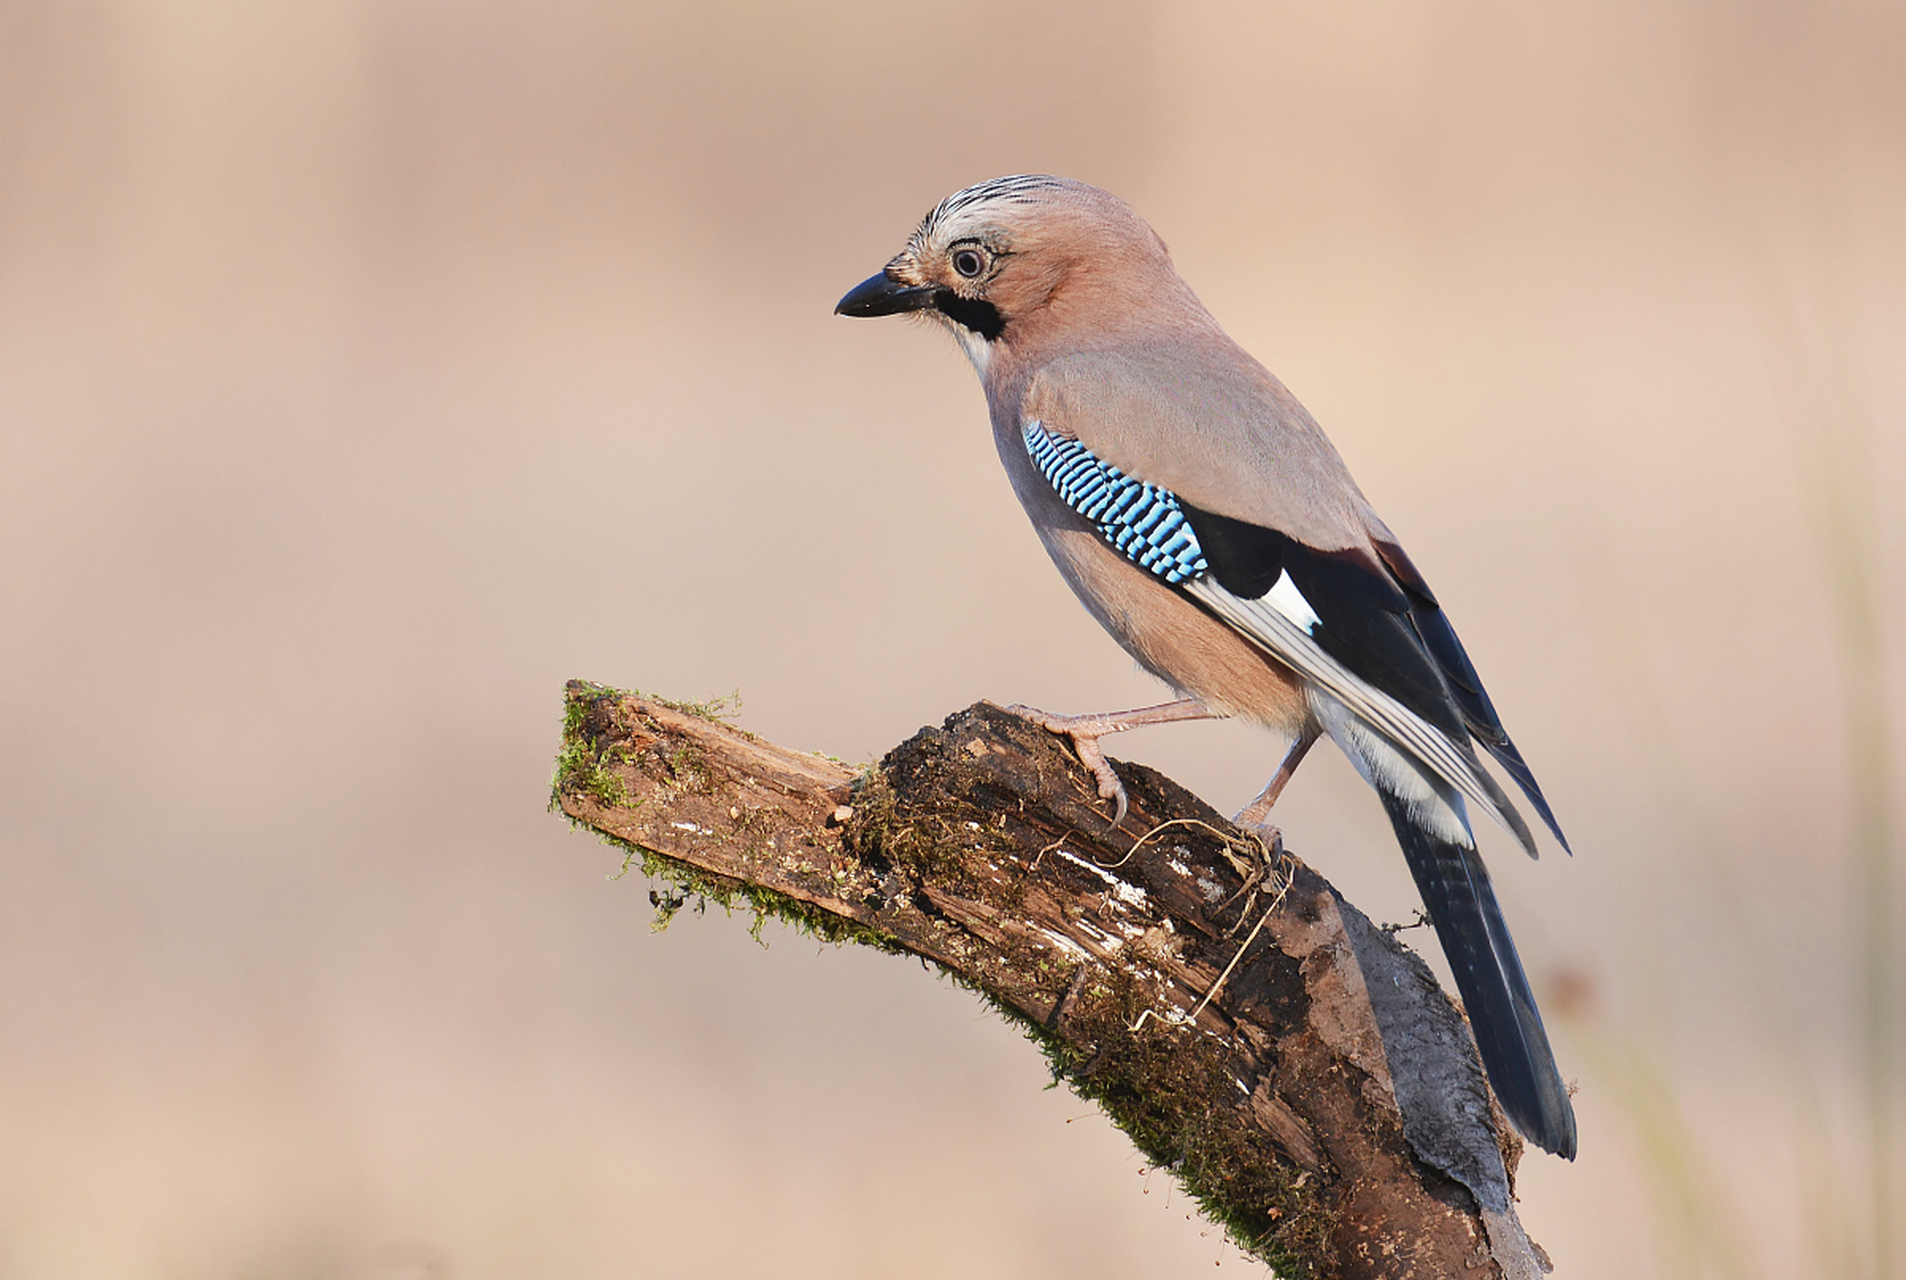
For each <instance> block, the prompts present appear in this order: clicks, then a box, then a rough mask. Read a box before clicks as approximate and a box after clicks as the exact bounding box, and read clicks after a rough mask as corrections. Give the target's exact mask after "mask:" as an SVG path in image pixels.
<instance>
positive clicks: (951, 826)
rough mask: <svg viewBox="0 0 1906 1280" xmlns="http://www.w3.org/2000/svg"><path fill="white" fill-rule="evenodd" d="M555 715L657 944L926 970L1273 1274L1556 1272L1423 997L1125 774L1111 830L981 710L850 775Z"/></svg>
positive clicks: (1275, 869) (1065, 767) (1026, 739)
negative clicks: (772, 938) (653, 884)
mask: <svg viewBox="0 0 1906 1280" xmlns="http://www.w3.org/2000/svg"><path fill="white" fill-rule="evenodd" d="M567 699H568V702H567V714H566V717H565V722H564V739H563V746H562V754H561V756H560V757H559V758H558V762H557V772H556V779H555V783H554V789H553V795H552V804H553V805H557V806H560V807H561V809H562V810H563V812H564V813H566V814H567V815H569V817H570V818H571V819H573V820H574V821H575V822H577V823H579V824H582V825H584V826H587V827H590V828H592V829H594V830H595V831H597V832H600V833H601V834H603V835H604V836H606V837H608V838H610V839H611V840H613V841H615V842H617V843H619V844H621V845H623V846H624V847H625V848H627V849H628V850H629V851H630V854H631V857H632V858H633V857H640V859H641V860H642V866H643V869H644V870H645V871H646V872H648V873H649V874H650V875H651V876H655V877H659V878H660V879H662V880H663V881H665V882H666V885H667V887H666V888H665V889H663V890H661V891H659V892H656V891H652V892H651V895H650V896H651V898H652V900H654V901H655V902H656V903H657V905H658V907H659V908H660V909H661V910H662V911H663V912H664V914H666V913H668V912H670V911H672V910H674V909H675V908H678V907H679V906H680V905H682V903H683V902H684V901H686V900H687V899H688V898H691V897H694V896H697V895H699V896H702V897H709V898H714V899H717V900H719V901H721V902H723V903H727V904H730V905H734V904H737V903H740V904H746V905H749V906H751V907H752V908H754V910H755V911H756V912H758V913H761V914H772V915H776V916H779V917H782V918H785V919H788V920H790V921H792V922H794V923H796V924H797V925H799V926H801V927H803V928H806V929H808V930H811V931H812V932H814V933H816V934H819V935H821V936H823V937H826V938H829V939H832V940H836V941H841V942H854V943H860V944H865V945H870V946H874V947H878V948H881V949H883V950H887V951H891V952H901V953H907V954H911V955H916V956H920V957H923V958H925V959H926V960H929V961H931V962H933V963H934V964H936V965H938V966H940V967H941V968H942V969H943V970H945V971H946V972H948V973H950V974H952V975H953V976H954V977H955V978H957V979H958V980H960V981H961V982H963V983H966V984H968V985H969V986H971V987H972V988H974V989H975V990H977V991H978V992H980V993H981V994H982V995H983V996H984V997H985V998H986V999H987V1000H989V1001H990V1002H991V1003H992V1004H993V1005H994V1006H996V1007H997V1008H998V1009H1000V1010H1001V1011H1002V1012H1004V1013H1005V1014H1006V1015H1007V1016H1009V1017H1011V1018H1013V1019H1015V1020H1016V1021H1018V1022H1019V1023H1020V1025H1022V1026H1023V1027H1024V1028H1025V1030H1026V1031H1027V1033H1028V1035H1029V1036H1030V1037H1031V1038H1032V1039H1033V1040H1034V1041H1035V1042H1036V1043H1037V1044H1038V1045H1039V1046H1040V1047H1041V1049H1043V1050H1044V1052H1045V1054H1046V1056H1047V1058H1048V1060H1049V1061H1050V1063H1051V1067H1052V1070H1053V1073H1054V1075H1055V1076H1056V1077H1058V1078H1060V1079H1063V1080H1064V1081H1065V1082H1066V1083H1067V1084H1068V1085H1069V1086H1070V1087H1071V1088H1072V1089H1073V1090H1074V1091H1076V1092H1077V1093H1079V1094H1080V1095H1081V1096H1083V1097H1085V1098H1089V1099H1091V1100H1093V1101H1095V1102H1097V1103H1098V1104H1100V1105H1101V1106H1102V1107H1103V1108H1104V1109H1105V1111H1106V1113H1107V1114H1108V1115H1110V1116H1111V1118H1112V1119H1113V1120H1114V1121H1115V1122H1116V1123H1117V1124H1118V1125H1119V1126H1120V1127H1121V1128H1122V1129H1124V1130H1125V1132H1126V1133H1128V1134H1129V1135H1130V1136H1131V1138H1132V1140H1133V1141H1134V1142H1135V1143H1136V1144H1137V1145H1138V1147H1139V1149H1140V1150H1141V1151H1142V1152H1143V1153H1144V1154H1145V1156H1146V1158H1147V1159H1149V1160H1151V1161H1152V1162H1154V1163H1155V1164H1157V1165H1159V1166H1161V1167H1164V1168H1167V1169H1169V1170H1171V1171H1172V1172H1173V1173H1174V1174H1175V1175H1176V1176H1177V1177H1178V1178H1179V1179H1180V1180H1181V1181H1182V1183H1183V1184H1184V1186H1185V1187H1186V1188H1187V1189H1188V1190H1189V1191H1190V1192H1191V1193H1192V1194H1193V1195H1194V1196H1196V1197H1197V1199H1198V1200H1199V1202H1200V1204H1201V1205H1202V1206H1203V1207H1204V1210H1205V1212H1206V1213H1207V1214H1208V1215H1209V1216H1210V1217H1212V1218H1213V1219H1214V1220H1216V1221H1218V1222H1220V1223H1222V1224H1223V1225H1224V1226H1225V1227H1226V1228H1227V1229H1228V1230H1229V1231H1230V1233H1231V1235H1232V1237H1233V1239H1234V1240H1235V1241H1236V1242H1237V1243H1238V1245H1239V1246H1240V1248H1242V1249H1244V1250H1246V1251H1249V1252H1251V1253H1254V1254H1255V1255H1257V1256H1258V1257H1260V1258H1263V1259H1264V1260H1265V1261H1266V1262H1269V1263H1270V1264H1272V1265H1273V1266H1274V1267H1275V1268H1276V1270H1277V1271H1278V1273H1279V1274H1281V1275H1285V1276H1293V1277H1295V1276H1306V1277H1320V1278H1321V1277H1346V1278H1360V1277H1378V1276H1381V1277H1412V1276H1413V1277H1425V1278H1428V1277H1446V1276H1471V1275H1473V1276H1479V1277H1480V1276H1504V1277H1509V1278H1510V1280H1536V1278H1537V1277H1539V1276H1540V1275H1541V1274H1542V1273H1543V1272H1544V1271H1546V1270H1547V1269H1548V1268H1547V1265H1546V1262H1547V1260H1546V1258H1544V1257H1543V1256H1542V1254H1541V1251H1540V1250H1539V1249H1537V1248H1536V1247H1535V1246H1534V1245H1532V1244H1531V1242H1530V1241H1529V1240H1528V1238H1527V1237H1526V1236H1525V1235H1524V1234H1523V1231H1522V1228H1521V1226H1520V1224H1519V1223H1518V1222H1517V1220H1516V1216H1515V1210H1514V1204H1513V1197H1512V1184H1511V1177H1512V1175H1513V1171H1514V1169H1515V1165H1516V1161H1517V1159H1518V1157H1519V1155H1520V1151H1521V1144H1520V1142H1519V1141H1518V1140H1517V1139H1516V1138H1515V1137H1514V1136H1513V1135H1512V1134H1511V1133H1510V1131H1509V1130H1508V1128H1507V1126H1506V1125H1505V1124H1504V1123H1503V1121H1502V1118H1501V1114H1500V1112H1499V1111H1498V1110H1497V1109H1495V1108H1494V1106H1493V1105H1492V1102H1491V1099H1490V1095H1489V1093H1488V1087H1487V1085H1486V1084H1485V1083H1484V1080H1483V1076H1482V1072H1481V1067H1480V1065H1479V1063H1478V1061H1477V1058H1476V1051H1475V1046H1474V1043H1473V1041H1472V1040H1471V1038H1470V1035H1469V1029H1468V1027H1467V1025H1466V1024H1465V1023H1464V1022H1463V1019H1462V1015H1461V1013H1460V1012H1459V1011H1457V1010H1456V1009H1455V1008H1454V1006H1452V1004H1451V1003H1450V1001H1449V1000H1448V999H1447V997H1445V996H1444V994H1443V992H1442V991H1441V990H1440V988H1438V986H1437V984H1436V981H1435V979H1434V978H1433V976H1432V975H1431V974H1430V971H1429V970H1428V968H1427V967H1425V966H1424V964H1423V962H1422V961H1421V960H1420V959H1419V958H1417V957H1416V956H1415V955H1414V954H1413V953H1412V952H1410V951H1409V950H1408V949H1407V948H1406V947H1404V946H1402V945H1401V944H1400V943H1399V942H1398V941H1397V939H1396V937H1395V935H1394V933H1393V932H1390V931H1386V930H1383V929H1380V928H1377V927H1376V926H1374V925H1372V924H1371V922H1370V921H1369V920H1368V919H1367V918H1365V917H1364V915H1363V914H1362V913H1361V912H1359V911H1358V910H1357V909H1356V908H1355V907H1353V906H1352V905H1350V904H1349V903H1348V902H1346V901H1344V900H1343V898H1342V897H1341V896H1340V895H1339V894H1338V893H1337V892H1336V891H1335V890H1334V889H1333V888H1331V886H1330V885H1329V884H1328V883H1327V882H1326V881H1325V880H1324V879H1323V878H1322V877H1321V876H1319V875H1317V874H1316V872H1314V871H1312V870H1311V869H1310V868H1309V867H1307V866H1305V865H1304V864H1303V863H1302V862H1300V861H1299V860H1298V859H1297V858H1296V857H1295V856H1294V855H1292V854H1290V853H1288V852H1286V851H1284V850H1283V849H1282V848H1281V847H1280V848H1276V849H1267V848H1265V847H1264V845H1263V844H1262V843H1261V842H1260V841H1259V840H1258V839H1256V838H1255V837H1253V836H1251V835H1249V834H1247V833H1245V832H1242V831H1240V830H1239V829H1237V828H1235V827H1233V826H1232V825H1231V824H1230V823H1229V822H1227V821H1226V820H1225V819H1223V818H1222V817H1220V816H1219V815H1218V814H1217V813H1215V812H1214V811H1212V810H1211V809H1210V808H1209V807H1208V806H1206V805H1205V804H1204V803H1203V802H1201V801H1200V800H1198V799H1197V797H1195V796H1193V795H1191V794H1190V793H1189V792H1187V791H1186V790H1184V789H1183V788H1182V787H1180V786H1178V785H1177V784H1176V783H1174V782H1172V781H1171V780H1170V779H1168V778H1165V777H1163V776H1162V775H1160V774H1158V773H1156V772H1154V771H1152V770H1150V769H1147V768H1144V767H1143V766H1139V765H1132V764H1125V763H1120V764H1118V770H1119V774H1120V776H1121V777H1122V778H1123V779H1124V780H1125V783H1126V786H1127V787H1128V788H1129V790H1130V792H1131V801H1132V803H1131V812H1130V813H1129V814H1128V815H1127V817H1126V819H1125V821H1124V822H1123V823H1121V824H1120V825H1119V826H1118V827H1116V828H1114V827H1113V826H1112V825H1111V823H1110V820H1109V814H1108V813H1107V808H1108V806H1105V805H1103V804H1102V803H1100V802H1099V801H1098V798H1097V795H1096V792H1095V789H1094V787H1093V784H1092V781H1091V778H1090V776H1089V775H1088V774H1086V773H1085V771H1084V770H1083V769H1082V768H1081V767H1080V766H1079V764H1078V762H1077V761H1076V759H1075V758H1074V757H1073V756H1072V754H1071V752H1070V751H1069V750H1068V748H1067V746H1066V745H1065V743H1064V742H1063V741H1062V740H1061V739H1058V738H1055V737H1054V736H1053V735H1051V734H1049V733H1047V732H1046V731H1045V730H1043V729H1040V728H1037V727H1035V726H1033V725H1032V724H1030V723H1028V722H1027V721H1024V720H1022V719H1020V718H1018V717H1017V716H1014V715H1012V714H1010V713H1008V712H1006V711H1004V710H1002V709H1001V708H999V707H996V706H993V705H991V704H989V703H983V702H982V703H979V704H976V705H975V706H972V707H970V708H968V709H967V710H965V711H962V712H960V713H958V714H957V715H954V716H952V717H951V718H950V719H948V720H947V721H946V723H945V725H944V726H942V727H941V728H938V729H931V728H929V729H923V730H922V731H921V732H920V733H918V734H917V735H915V736H914V737H913V738H910V739H909V740H907V741H906V742H904V743H902V744H901V745H900V746H898V747H896V748H894V750H893V751H892V752H890V753H889V754H888V755H887V757H886V759H884V760H883V761H881V763H880V764H879V765H878V766H876V767H874V768H871V769H867V770H855V769H852V768H849V767H848V766H846V765H843V764H840V763H839V762H837V761H833V760H830V759H828V758H826V757H823V756H818V755H809V754H803V753H801V752H796V751H791V750H788V749H787V748H784V747H779V746H776V745H774V744H772V743H769V742H765V741H763V740H761V739H759V738H756V737H754V736H753V735H751V734H748V733H745V732H742V731H741V730H739V729H736V728H734V727H732V726H730V725H728V724H726V723H723V722H722V721H721V719H720V718H719V716H718V715H716V714H711V712H712V711H714V710H715V709H712V708H709V707H706V706H702V707H696V706H685V705H682V704H677V703H670V702H667V701H665V700H661V699H657V698H650V697H644V696H641V695H638V694H626V693H621V692H618V691H616V690H612V689H605V688H601V687H599V686H595V685H589V684H585V683H582V682H579V681H572V682H571V683H570V684H569V686H568V690H567ZM1373 997H1374V1000H1373ZM921 1158H923V1159H924V1158H926V1153H924V1152H923V1153H921Z"/></svg>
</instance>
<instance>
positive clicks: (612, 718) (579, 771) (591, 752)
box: [549, 680, 632, 809]
mask: <svg viewBox="0 0 1906 1280" xmlns="http://www.w3.org/2000/svg"><path fill="white" fill-rule="evenodd" d="M624 696H626V695H624V694H623V693H622V691H621V690H619V689H609V688H605V687H604V686H602V685H593V684H586V683H584V682H583V681H580V680H572V681H570V683H569V686H568V688H567V690H565V697H564V702H563V730H562V743H561V745H560V746H559V747H558V748H557V751H556V769H555V772H554V773H553V774H552V775H551V777H550V780H549V807H550V808H551V809H558V808H561V807H562V797H563V795H564V793H567V792H573V793H579V794H582V795H586V796H588V797H589V798H591V799H592V800H594V801H595V802H596V803H597V804H599V805H601V806H603V807H604V808H619V807H627V806H629V805H630V804H631V803H632V797H631V796H630V795H629V789H628V787H627V786H625V785H624V784H623V781H622V779H621V778H619V777H617V776H616V774H615V773H614V772H613V769H614V766H616V765H618V764H626V763H627V762H628V759H629V754H628V749H627V747H626V746H622V745H618V744H617V743H616V742H615V741H614V740H613V739H615V738H617V737H620V738H623V739H624V740H626V738H627V736H628V735H627V731H626V730H625V729H624V728H623V726H622V725H621V723H620V721H619V719H618V718H617V717H618V710H617V709H618V707H619V706H620V705H621V700H622V699H623V697H624Z"/></svg>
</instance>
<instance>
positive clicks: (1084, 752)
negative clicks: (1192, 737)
mask: <svg viewBox="0 0 1906 1280" xmlns="http://www.w3.org/2000/svg"><path fill="white" fill-rule="evenodd" d="M1006 710H1008V711H1010V712H1012V713H1013V714H1014V715H1016V716H1024V717H1025V718H1026V719H1028V720H1030V721H1032V722H1033V723H1034V724H1036V725H1038V726H1039V727H1040V728H1042V729H1044V730H1045V731H1046V732H1047V733H1056V734H1058V735H1059V736H1060V737H1063V738H1070V739H1071V740H1072V750H1073V753H1074V754H1075V755H1077V756H1078V757H1079V763H1080V764H1082V765H1084V766H1085V767H1086V768H1087V769H1088V770H1090V771H1091V773H1092V777H1093V780H1094V781H1096V782H1097V783H1098V784H1099V799H1101V800H1109V801H1110V802H1111V804H1112V825H1113V826H1115V827H1116V826H1118V825H1119V824H1120V823H1122V822H1124V821H1125V815H1126V814H1127V813H1129V812H1131V807H1132V806H1131V796H1130V795H1129V793H1127V792H1126V790H1125V784H1124V783H1123V782H1122V781H1120V780H1119V776H1118V771H1117V770H1116V769H1114V768H1112V762H1111V761H1110V760H1107V759H1106V758H1105V752H1103V751H1101V750H1100V749H1099V739H1100V738H1101V737H1103V736H1104V735H1105V734H1107V733H1117V732H1119V730H1121V729H1123V728H1124V727H1125V726H1123V725H1120V724H1110V725H1108V724H1107V723H1106V720H1105V717H1103V716H1055V715H1053V714H1052V713H1051V712H1048V711H1041V710H1039V709H1038V708H1037V707H1028V706H1025V705H1023V704H1020V703H1014V704H1013V705H1012V706H1010V707H1007V708H1006Z"/></svg>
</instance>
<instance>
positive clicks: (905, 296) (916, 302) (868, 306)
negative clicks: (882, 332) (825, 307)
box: [834, 271, 937, 316]
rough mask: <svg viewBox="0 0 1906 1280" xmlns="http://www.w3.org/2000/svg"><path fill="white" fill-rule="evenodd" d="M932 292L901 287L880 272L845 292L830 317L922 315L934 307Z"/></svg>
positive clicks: (906, 285)
mask: <svg viewBox="0 0 1906 1280" xmlns="http://www.w3.org/2000/svg"><path fill="white" fill-rule="evenodd" d="M936 292H937V291H936V290H934V289H932V288H930V287H925V286H920V285H910V284H902V283H900V281H898V280H895V279H894V278H893V277H892V276H890V275H888V274H887V273H886V272H884V271H883V272H881V273H880V274H879V275H877V276H869V277H867V278H866V279H865V280H862V281H861V282H860V283H859V284H857V285H855V286H854V287H853V288H852V289H849V290H848V291H847V296H846V297H845V298H842V299H841V300H840V301H839V302H837V303H835V304H834V314H835V315H837V316H897V315H899V314H900V313H901V312H903V311H923V310H925V309H926V308H928V307H931V306H932V305H933V304H934V294H935V293H936Z"/></svg>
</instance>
